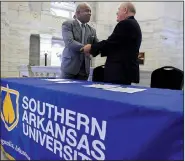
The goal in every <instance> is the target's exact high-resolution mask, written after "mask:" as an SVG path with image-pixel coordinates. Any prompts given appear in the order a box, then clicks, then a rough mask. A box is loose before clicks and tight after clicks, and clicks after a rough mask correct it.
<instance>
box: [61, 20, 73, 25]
mask: <svg viewBox="0 0 185 161" xmlns="http://www.w3.org/2000/svg"><path fill="white" fill-rule="evenodd" d="M74 21H75V20H66V21H64V22H63V23H62V25H67V24H73V23H74Z"/></svg>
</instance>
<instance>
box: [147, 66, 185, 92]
mask: <svg viewBox="0 0 185 161" xmlns="http://www.w3.org/2000/svg"><path fill="white" fill-rule="evenodd" d="M183 79H184V72H183V71H182V70H180V69H177V68H175V67H172V66H165V67H162V68H159V69H156V70H154V71H153V72H152V74H151V84H150V87H151V88H163V89H176V90H181V89H182V87H183V82H184V80H183Z"/></svg>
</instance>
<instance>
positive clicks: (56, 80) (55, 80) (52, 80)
mask: <svg viewBox="0 0 185 161" xmlns="http://www.w3.org/2000/svg"><path fill="white" fill-rule="evenodd" d="M43 80H47V81H51V82H58V81H67V80H66V79H43Z"/></svg>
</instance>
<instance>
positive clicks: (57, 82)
mask: <svg viewBox="0 0 185 161" xmlns="http://www.w3.org/2000/svg"><path fill="white" fill-rule="evenodd" d="M56 83H81V82H77V81H60V82H56Z"/></svg>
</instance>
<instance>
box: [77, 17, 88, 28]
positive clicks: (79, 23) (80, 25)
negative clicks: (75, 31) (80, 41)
mask: <svg viewBox="0 0 185 161" xmlns="http://www.w3.org/2000/svg"><path fill="white" fill-rule="evenodd" d="M76 20H77V22H78V23H79V24H80V27H81V26H82V23H81V22H80V21H79V20H78V19H77V18H76ZM84 25H85V26H86V23H85V24H84Z"/></svg>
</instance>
